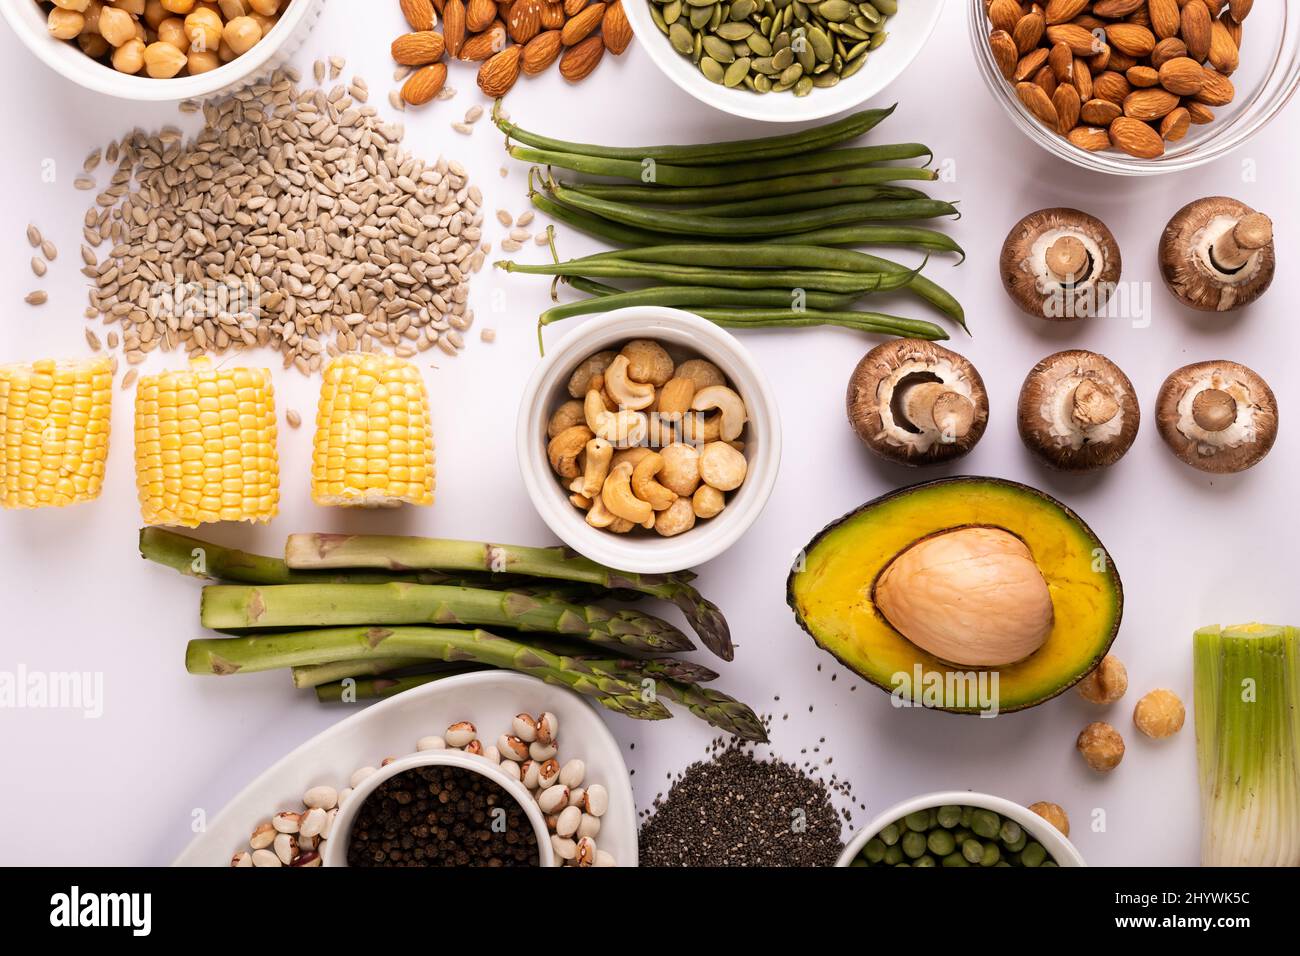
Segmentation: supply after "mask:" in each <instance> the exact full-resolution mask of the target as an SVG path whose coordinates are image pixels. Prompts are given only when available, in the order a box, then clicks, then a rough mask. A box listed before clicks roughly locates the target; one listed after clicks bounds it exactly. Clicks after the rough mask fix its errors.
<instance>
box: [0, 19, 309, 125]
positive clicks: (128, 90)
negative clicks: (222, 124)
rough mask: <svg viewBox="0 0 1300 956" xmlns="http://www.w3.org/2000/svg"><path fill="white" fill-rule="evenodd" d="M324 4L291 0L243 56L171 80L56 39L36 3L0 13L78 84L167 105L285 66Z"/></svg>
mask: <svg viewBox="0 0 1300 956" xmlns="http://www.w3.org/2000/svg"><path fill="white" fill-rule="evenodd" d="M324 7H325V2H324V0H291V2H290V4H289V5H288V6H287V7H286V8H285V10H284V13H282V14H281V15H280V19H279V21H278V22H277V23H276V25H275V28H274V29H273V30H272V31H271V32H270V33H269V34H268V35H267V36H266V37H264V38H263V39H262V40H261V41H259V42H258V43H257V44H256V45H255V46H254V47H253V48H252V49H251V50H249V51H248V52H247V53H245V54H244V55H243V56H241V57H237V58H236V59H234V60H232V61H231V62H229V63H225V64H223V65H222V66H220V67H218V68H217V69H215V70H212V71H211V72H208V73H202V74H200V75H198V76H178V77H175V78H174V79H170V80H155V79H153V78H152V77H149V76H144V75H138V76H137V75H132V74H129V73H119V72H118V71H117V70H115V69H113V68H112V67H111V66H106V65H105V64H103V63H100V62H99V61H98V60H92V59H91V58H90V57H88V56H86V54H84V53H82V52H81V49H80V48H79V47H78V46H77V45H76V44H75V43H69V42H68V41H66V40H56V39H55V38H54V37H52V36H50V34H49V31H48V30H47V29H46V25H45V19H46V14H45V10H44V8H42V7H41V6H40V4H38V3H35V2H29V0H12V2H7V3H0V15H3V16H4V18H5V19H6V20H7V21H8V22H9V26H10V27H11V28H12V29H13V31H14V33H16V34H18V38H19V39H20V40H22V42H23V44H24V45H25V46H26V47H27V49H29V50H31V51H32V53H33V54H35V56H36V57H37V58H39V59H40V60H41V61H42V62H43V63H44V64H45V65H46V66H48V67H49V68H50V69H52V70H54V71H55V72H56V73H59V74H61V75H62V76H64V77H66V78H67V79H69V80H71V81H72V82H73V83H76V84H77V85H78V86H81V87H85V88H86V89H88V90H91V91H92V92H95V93H103V94H105V95H107V96H116V97H117V98H119V99H123V100H137V101H140V102H164V103H165V102H176V101H179V100H189V99H193V100H201V99H204V98H206V97H209V96H212V95H214V94H216V93H222V92H228V91H231V90H234V89H236V88H238V87H241V86H244V85H245V84H247V83H251V82H253V81H254V80H256V79H259V78H261V77H264V76H266V75H268V74H269V73H270V72H271V71H272V70H275V69H277V68H279V67H281V66H283V65H284V64H285V63H287V62H288V60H289V58H290V57H291V56H293V54H294V53H296V52H297V51H298V48H299V47H301V46H302V43H303V41H304V40H305V39H306V38H307V34H308V33H310V32H311V28H312V27H313V26H315V24H316V21H317V19H319V18H320V14H321V10H323V9H324Z"/></svg>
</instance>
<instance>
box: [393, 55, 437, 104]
mask: <svg viewBox="0 0 1300 956" xmlns="http://www.w3.org/2000/svg"><path fill="white" fill-rule="evenodd" d="M446 82H447V64H446V63H434V64H431V65H430V66H425V67H421V68H420V69H418V70H416V71H415V72H414V73H412V74H411V75H410V76H409V77H407V80H406V82H405V83H404V84H403V85H402V99H404V100H405V101H406V102H407V103H408V104H410V105H411V106H423V105H424V104H425V103H428V102H429V101H430V100H432V99H433V98H434V97H435V96H437V95H438V92H439V91H440V90H441V89H442V86H443V84H444V83H446Z"/></svg>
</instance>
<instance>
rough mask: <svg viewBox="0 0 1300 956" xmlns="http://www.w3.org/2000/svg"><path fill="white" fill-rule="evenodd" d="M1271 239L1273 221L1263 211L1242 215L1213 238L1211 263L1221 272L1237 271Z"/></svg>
mask: <svg viewBox="0 0 1300 956" xmlns="http://www.w3.org/2000/svg"><path fill="white" fill-rule="evenodd" d="M1272 241H1273V221H1272V220H1271V219H1269V218H1268V216H1265V215H1264V214H1263V213H1259V212H1254V213H1251V214H1250V215H1248V216H1243V217H1242V218H1241V219H1240V220H1238V221H1237V224H1236V225H1235V226H1234V227H1233V228H1231V229H1229V230H1228V231H1227V232H1225V233H1224V234H1223V235H1221V236H1219V238H1218V239H1216V240H1214V245H1213V247H1212V248H1211V249H1210V257H1211V259H1213V260H1214V262H1213V265H1214V266H1215V268H1217V269H1219V270H1220V271H1221V272H1238V271H1240V270H1241V269H1242V267H1244V266H1245V265H1246V263H1248V262H1249V261H1250V257H1251V256H1253V255H1254V254H1255V253H1257V252H1258V251H1259V250H1260V249H1263V248H1265V247H1266V246H1267V245H1268V244H1269V243H1270V242H1272Z"/></svg>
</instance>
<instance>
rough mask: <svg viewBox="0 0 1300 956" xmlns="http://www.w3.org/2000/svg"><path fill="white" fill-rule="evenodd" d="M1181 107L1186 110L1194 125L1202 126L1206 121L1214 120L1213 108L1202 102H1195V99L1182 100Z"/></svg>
mask: <svg viewBox="0 0 1300 956" xmlns="http://www.w3.org/2000/svg"><path fill="white" fill-rule="evenodd" d="M1183 107H1184V108H1185V109H1186V110H1187V115H1188V117H1189V118H1190V119H1191V121H1192V125H1194V126H1204V125H1206V124H1207V123H1213V122H1214V110H1212V109H1210V108H1209V107H1208V106H1206V105H1205V104H1204V103H1197V102H1196V101H1195V100H1184V101H1183Z"/></svg>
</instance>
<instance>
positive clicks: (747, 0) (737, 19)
mask: <svg viewBox="0 0 1300 956" xmlns="http://www.w3.org/2000/svg"><path fill="white" fill-rule="evenodd" d="M757 8H758V4H757V3H756V2H755V0H735V3H733V4H732V5H731V7H730V8H729V9H728V11H727V17H728V19H730V20H731V21H732V22H733V23H745V21H747V20H748V19H749V16H750V14H751V13H753V12H754V11H755V10H756V9H757ZM745 25H746V26H749V24H748V23H745ZM749 29H750V30H751V31H752V30H753V29H754V28H753V27H752V26H750V27H749Z"/></svg>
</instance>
